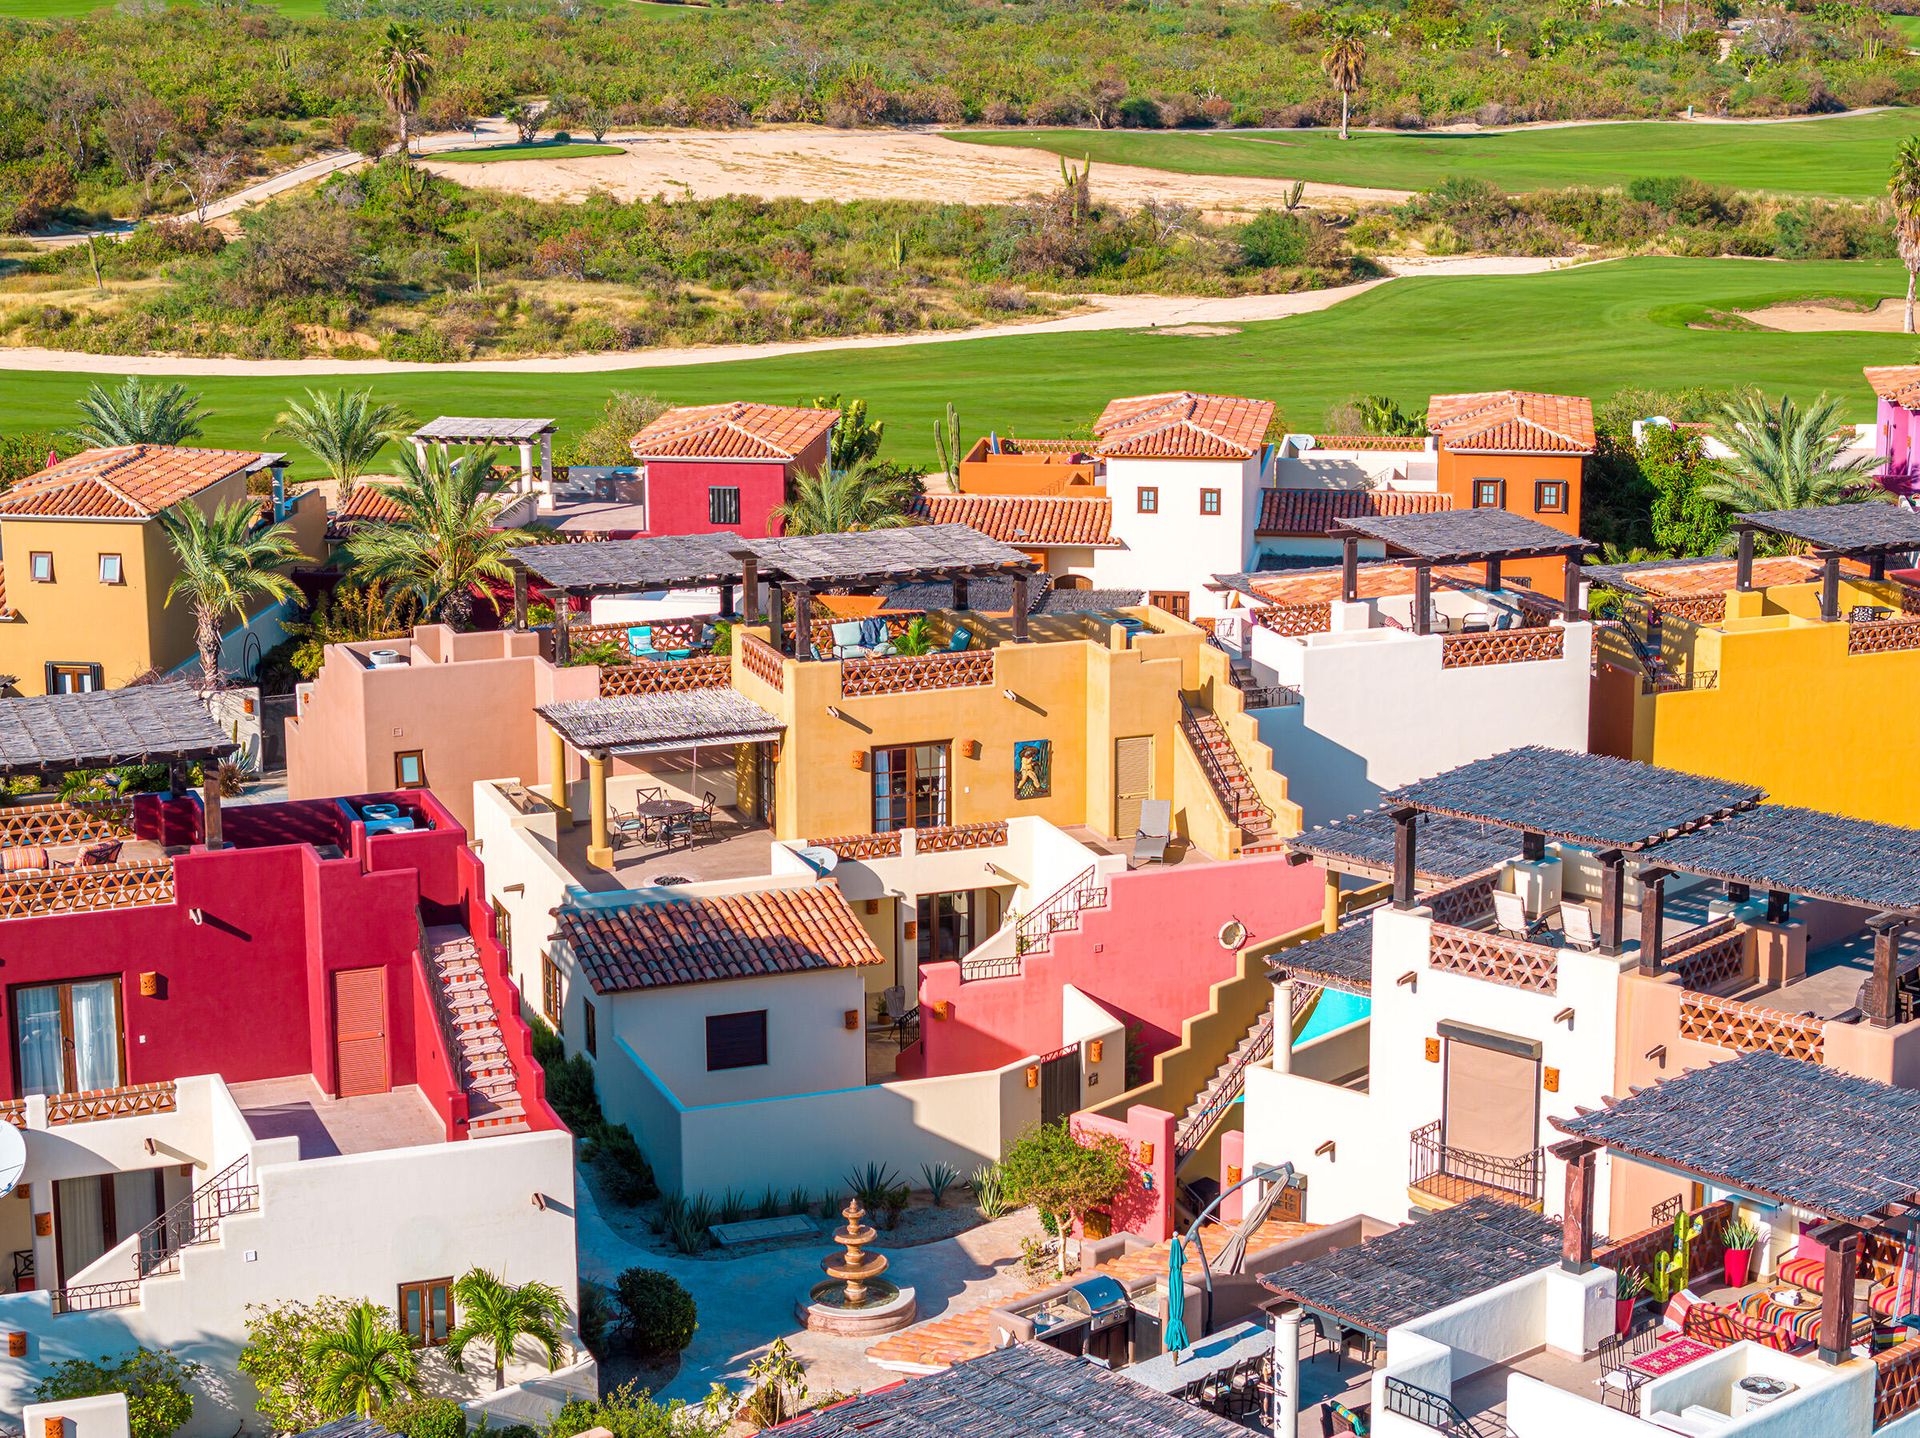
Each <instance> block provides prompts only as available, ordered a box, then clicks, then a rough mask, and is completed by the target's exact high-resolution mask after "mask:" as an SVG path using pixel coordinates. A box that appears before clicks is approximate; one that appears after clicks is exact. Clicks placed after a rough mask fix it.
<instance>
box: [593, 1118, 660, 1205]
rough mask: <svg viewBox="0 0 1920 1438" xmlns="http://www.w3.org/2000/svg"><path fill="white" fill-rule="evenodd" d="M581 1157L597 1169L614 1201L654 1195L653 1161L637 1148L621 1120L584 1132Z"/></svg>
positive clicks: (633, 1201)
mask: <svg viewBox="0 0 1920 1438" xmlns="http://www.w3.org/2000/svg"><path fill="white" fill-rule="evenodd" d="M581 1157H583V1158H585V1159H586V1160H587V1162H589V1163H591V1164H592V1165H593V1166H594V1167H595V1168H596V1169H598V1170H599V1172H600V1175H601V1177H602V1178H603V1179H604V1180H605V1181H606V1185H607V1190H608V1192H609V1193H611V1194H612V1196H613V1198H614V1200H615V1202H618V1203H624V1204H627V1205H628V1206H629V1207H631V1206H632V1205H634V1204H636V1203H645V1202H646V1201H647V1200H648V1199H650V1198H654V1197H656V1196H658V1194H659V1192H660V1185H659V1183H658V1182H657V1181H656V1180H655V1179H654V1176H653V1165H652V1164H650V1163H648V1162H647V1156H646V1155H645V1154H644V1153H642V1152H641V1151H640V1143H639V1141H638V1140H637V1139H635V1138H634V1136H633V1131H632V1130H631V1129H629V1128H628V1127H627V1126H626V1125H625V1124H623V1123H603V1124H601V1125H600V1126H599V1127H598V1128H596V1129H594V1130H593V1131H592V1133H591V1134H590V1135H589V1136H588V1138H587V1142H586V1145H585V1147H584V1149H583V1151H582V1153H581Z"/></svg>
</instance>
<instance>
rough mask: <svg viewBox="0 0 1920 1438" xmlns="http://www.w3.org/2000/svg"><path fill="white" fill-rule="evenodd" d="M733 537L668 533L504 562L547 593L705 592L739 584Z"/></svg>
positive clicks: (543, 548) (540, 547) (531, 553)
mask: <svg viewBox="0 0 1920 1438" xmlns="http://www.w3.org/2000/svg"><path fill="white" fill-rule="evenodd" d="M745 543H746V541H745V540H743V539H741V538H740V536H739V535H737V534H669V535H661V536H658V537H655V538H647V539H610V540H606V541H604V542H601V543H593V544H530V545H524V546H522V547H521V548H519V549H516V550H515V551H514V552H513V554H512V555H510V556H509V557H508V560H507V563H508V564H510V565H512V566H513V567H514V568H516V569H522V570H525V571H526V572H527V573H528V574H530V575H532V576H533V577H534V578H535V579H537V580H539V581H540V582H541V583H542V584H544V585H546V586H547V587H548V588H549V589H557V590H560V591H563V592H564V593H568V594H624V593H630V592H633V591H637V590H646V589H707V588H711V587H712V586H714V585H719V584H737V583H739V581H740V560H739V558H738V557H737V556H738V553H739V551H740V549H741V547H742V546H743V545H744V544H745Z"/></svg>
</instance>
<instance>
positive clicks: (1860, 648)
mask: <svg viewBox="0 0 1920 1438" xmlns="http://www.w3.org/2000/svg"><path fill="white" fill-rule="evenodd" d="M1903 649H1920V620H1916V619H1913V618H1911V617H1909V616H1904V615H1903V616H1901V617H1900V618H1897V619H1867V620H1862V621H1860V622H1858V623H1851V622H1850V623H1849V624H1848V625H1847V653H1849V654H1892V653H1895V652H1897V651H1899V650H1903Z"/></svg>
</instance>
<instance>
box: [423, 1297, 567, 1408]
mask: <svg viewBox="0 0 1920 1438" xmlns="http://www.w3.org/2000/svg"><path fill="white" fill-rule="evenodd" d="M453 1308H454V1313H455V1314H456V1315H458V1317H459V1322H458V1323H456V1324H455V1325H454V1327H453V1331H452V1332H451V1333H449V1334H448V1335H447V1357H448V1359H450V1360H451V1361H452V1363H453V1370H454V1372H456V1373H465V1372H466V1371H467V1370H466V1366H465V1363H464V1361H463V1360H464V1358H465V1355H466V1351H467V1345H468V1344H469V1343H472V1342H474V1341H475V1340H476V1339H478V1340H479V1341H481V1342H483V1343H485V1344H486V1345H487V1346H488V1347H489V1348H491V1349H492V1350H493V1386H494V1388H495V1389H496V1390H497V1389H501V1388H505V1387H506V1386H507V1359H508V1358H509V1357H511V1356H512V1354H513V1350H514V1346H515V1345H516V1344H518V1343H519V1341H520V1340H521V1339H522V1338H530V1339H532V1340H533V1341H534V1342H535V1343H537V1344H538V1345H539V1346H540V1347H541V1348H542V1349H544V1350H545V1352H546V1355H547V1371H548V1372H549V1373H551V1372H552V1371H553V1370H554V1369H556V1368H558V1367H559V1366H560V1329H561V1325H562V1324H564V1323H565V1322H566V1321H567V1304H566V1300H565V1299H563V1298H562V1297H561V1296H560V1290H559V1289H557V1288H555V1287H554V1286H553V1285H552V1284H551V1283H519V1284H514V1283H508V1282H507V1281H506V1280H505V1279H504V1278H502V1277H500V1275H499V1274H497V1273H489V1272H487V1270H486V1269H484V1268H475V1269H472V1270H471V1271H469V1272H467V1273H465V1274H463V1275H462V1276H461V1277H459V1278H456V1279H455V1280H454V1282H453Z"/></svg>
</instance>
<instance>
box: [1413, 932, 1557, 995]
mask: <svg viewBox="0 0 1920 1438" xmlns="http://www.w3.org/2000/svg"><path fill="white" fill-rule="evenodd" d="M1428 961H1429V962H1430V963H1431V964H1432V966H1433V967H1434V968H1436V969H1439V970H1441V971H1442V972H1445V973H1449V974H1464V975H1466V976H1467V977H1468V978H1470V979H1485V980H1487V981H1488V982H1489V983H1495V984H1505V985H1506V986H1507V987H1508V988H1513V989H1531V990H1533V991H1534V992H1535V993H1540V994H1550V993H1553V992H1554V991H1555V990H1556V989H1557V988H1558V985H1559V973H1560V951H1559V950H1558V949H1555V948H1551V947H1549V946H1548V945H1546V944H1530V943H1528V942H1527V941H1526V940H1524V939H1508V938H1503V937H1502V936H1501V935H1499V934H1490V933H1487V932H1485V931H1484V930H1481V929H1456V928H1454V927H1453V926H1451V925H1449V924H1438V923H1437V924H1435V925H1434V926H1433V938H1432V941H1431V943H1430V944H1429V946H1428Z"/></svg>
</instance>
